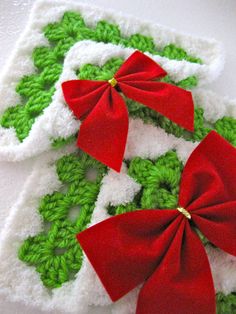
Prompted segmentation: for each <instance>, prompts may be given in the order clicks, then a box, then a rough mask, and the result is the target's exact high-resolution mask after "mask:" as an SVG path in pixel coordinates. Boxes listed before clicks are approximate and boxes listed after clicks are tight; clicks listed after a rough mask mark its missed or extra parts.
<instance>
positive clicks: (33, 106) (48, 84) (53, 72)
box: [0, 12, 201, 146]
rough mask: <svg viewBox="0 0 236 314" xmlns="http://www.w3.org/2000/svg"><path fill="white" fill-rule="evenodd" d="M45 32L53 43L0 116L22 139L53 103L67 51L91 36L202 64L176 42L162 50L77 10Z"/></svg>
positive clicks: (37, 52)
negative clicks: (90, 19)
mask: <svg viewBox="0 0 236 314" xmlns="http://www.w3.org/2000/svg"><path fill="white" fill-rule="evenodd" d="M44 34H45V37H46V38H47V39H48V41H49V44H50V45H49V46H48V47H37V48H35V49H34V51H33V55H32V58H33V61H34V65H35V67H36V73H35V74H32V75H28V76H24V77H23V78H22V79H21V80H20V82H19V84H18V86H17V88H16V91H17V93H18V94H19V95H20V96H21V103H19V104H17V105H13V106H12V107H10V108H8V109H7V110H6V111H5V112H4V113H3V115H2V117H1V119H0V124H1V126H2V127H5V128H11V127H13V128H14V129H15V131H16V135H17V137H18V139H19V140H20V141H21V142H22V141H23V140H24V139H25V138H26V137H27V136H28V135H29V132H30V130H31V128H32V125H33V124H34V122H35V118H37V117H38V116H40V115H41V114H42V113H43V111H44V109H45V108H47V107H48V106H49V104H50V103H51V101H52V96H53V94H54V92H55V83H56V82H57V81H58V79H59V76H60V74H61V72H62V69H63V66H62V65H63V62H64V58H65V54H66V53H67V52H68V51H69V49H70V48H71V47H72V46H73V45H74V44H75V43H76V42H79V41H81V40H85V39H90V40H93V41H95V42H104V43H113V44H120V45H122V46H124V47H133V48H136V49H139V50H141V51H144V52H151V53H153V54H159V55H162V56H164V57H166V58H169V59H176V60H187V61H189V62H193V63H201V60H200V59H199V58H196V57H193V56H190V55H188V54H187V53H186V52H185V51H184V50H183V49H182V48H179V47H176V46H175V45H173V44H170V45H168V46H166V47H164V48H163V49H159V48H157V47H155V45H154V42H153V39H152V38H151V37H147V36H144V35H141V34H133V35H131V36H130V37H129V38H126V37H124V36H122V34H121V32H120V29H119V27H118V26H117V25H115V24H110V23H108V22H107V21H100V22H98V23H97V25H96V27H94V28H93V27H89V26H86V24H85V22H84V20H83V18H82V17H81V15H80V14H79V13H76V12H66V13H65V14H64V16H63V17H62V19H61V21H59V22H57V23H53V24H49V25H47V26H46V27H45V28H44ZM56 146H57V145H56Z"/></svg>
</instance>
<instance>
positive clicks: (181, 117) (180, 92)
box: [119, 81, 194, 131]
mask: <svg viewBox="0 0 236 314" xmlns="http://www.w3.org/2000/svg"><path fill="white" fill-rule="evenodd" d="M119 87H120V88H121V90H122V92H123V93H124V94H125V95H126V96H127V97H128V98H130V99H133V100H134V101H138V102H140V103H142V104H144V105H146V106H147V107H149V108H151V109H153V110H155V111H157V112H159V113H160V114H162V115H164V116H165V117H167V118H169V119H170V120H171V121H173V122H175V123H177V124H178V125H180V126H181V127H183V128H185V129H187V130H189V131H193V130H194V103H193V99H192V94H191V92H189V91H187V90H184V89H182V88H179V87H177V86H174V85H171V84H167V83H163V82H155V81H133V82H130V81H121V82H120V81H119Z"/></svg>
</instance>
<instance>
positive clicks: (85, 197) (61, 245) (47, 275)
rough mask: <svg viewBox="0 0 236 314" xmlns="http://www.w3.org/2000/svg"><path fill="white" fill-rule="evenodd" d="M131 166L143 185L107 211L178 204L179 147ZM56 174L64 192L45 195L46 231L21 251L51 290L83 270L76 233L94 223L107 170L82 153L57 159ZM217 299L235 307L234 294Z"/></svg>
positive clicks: (224, 308)
mask: <svg viewBox="0 0 236 314" xmlns="http://www.w3.org/2000/svg"><path fill="white" fill-rule="evenodd" d="M127 166H128V174H129V176H130V177H132V178H133V179H134V180H135V181H136V182H137V183H139V184H140V185H141V189H140V191H139V192H138V193H137V195H136V196H135V197H134V199H133V201H132V202H130V203H128V204H121V205H118V206H111V205H110V206H108V208H107V211H108V213H109V215H117V214H122V213H125V212H129V211H134V210H137V209H151V208H152V209H155V208H160V209H163V210H164V209H165V208H166V209H167V208H170V209H171V208H176V206H177V205H178V194H179V184H180V178H181V173H182V170H183V163H182V161H181V160H180V159H179V158H178V155H177V153H176V152H175V151H169V152H167V153H166V154H164V155H162V156H160V157H159V158H157V159H156V160H149V159H143V158H140V157H136V158H134V159H132V160H131V161H130V162H127ZM57 174H58V177H59V179H60V181H61V182H62V183H63V187H62V190H63V191H60V192H59V191H55V192H54V193H53V194H50V195H46V196H45V197H43V199H42V200H41V202H40V206H39V209H38V210H39V213H40V215H41V216H42V218H43V221H44V231H43V232H41V233H40V234H38V235H36V236H34V237H29V238H28V239H26V240H25V241H24V243H23V244H22V246H21V247H20V250H19V253H18V256H19V258H20V259H21V260H22V261H23V262H25V263H27V264H28V265H31V266H34V267H36V271H37V272H38V273H39V274H40V277H41V280H42V282H43V283H44V285H45V286H46V287H48V288H50V289H53V288H58V287H61V285H62V284H63V283H65V282H67V281H69V280H73V279H74V277H75V275H76V273H77V272H78V271H79V270H80V268H81V265H82V256H83V253H82V250H81V248H80V246H79V245H78V243H77V241H76V239H75V235H76V234H77V233H78V232H80V231H82V230H84V229H85V228H86V226H87V225H88V224H89V223H90V222H91V216H92V213H93V209H94V207H95V202H96V199H97V195H98V193H99V190H100V183H101V180H102V178H103V176H104V175H105V174H106V168H105V167H103V166H102V165H101V164H100V163H98V162H97V161H95V160H93V159H92V158H90V157H89V156H87V155H86V154H84V153H80V154H79V155H78V154H71V155H66V156H64V157H62V158H61V159H59V160H58V161H57ZM200 237H201V239H202V241H203V242H204V244H209V242H208V241H207V239H206V238H204V237H203V236H202V235H201V234H200ZM216 300H217V307H218V310H217V313H218V314H230V313H233V311H234V310H236V295H235V294H234V293H231V294H229V295H228V296H226V295H224V294H223V293H218V294H217V296H216ZM230 311H231V312H230Z"/></svg>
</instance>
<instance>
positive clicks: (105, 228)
mask: <svg viewBox="0 0 236 314" xmlns="http://www.w3.org/2000/svg"><path fill="white" fill-rule="evenodd" d="M235 165H236V149H235V148H234V147H233V146H231V145H230V144H229V143H228V142H227V141H225V140H224V139H223V138H222V137H221V136H219V135H218V134H217V133H216V132H211V133H210V134H209V135H208V136H207V137H206V138H205V139H204V140H203V141H202V143H201V144H200V145H199V146H198V147H197V148H196V149H195V150H194V152H193V153H192V154H191V156H190V158H189V159H188V161H187V164H186V165H185V168H184V170H183V174H182V180H181V186H180V195H179V204H180V206H182V207H183V208H185V209H186V210H187V212H188V213H189V214H190V215H191V219H188V218H187V217H185V215H184V214H182V213H181V212H180V211H179V210H174V209H173V210H158V209H156V210H137V211H135V212H131V213H126V214H122V215H118V216H115V217H113V218H109V219H107V220H105V221H103V222H101V223H99V224H97V225H95V226H93V227H91V228H89V229H87V230H85V231H83V232H82V233H80V234H78V235H77V238H78V241H79V243H80V244H81V246H82V248H83V249H84V251H85V253H86V255H87V256H88V258H89V260H90V262H91V263H92V265H93V267H94V269H95V270H96V272H97V274H98V276H99V277H100V279H101V281H102V283H103V285H104V287H105V288H106V290H107V292H108V293H109V295H110V297H111V299H112V300H113V301H116V300H118V299H119V298H121V297H122V296H124V295H125V294H127V293H128V292H129V291H130V290H132V289H133V288H135V287H137V286H138V285H139V284H141V283H143V282H144V284H143V286H142V288H141V291H140V293H139V297H138V303H137V311H136V313H137V314H170V313H172V314H190V313H191V314H213V313H215V312H216V308H215V303H216V302H215V290H214V286H213V280H212V275H211V270H210V265H209V262H208V258H207V255H206V252H205V249H204V246H203V244H202V243H201V241H200V239H199V237H198V236H197V234H196V233H195V231H194V228H195V227H197V228H198V229H199V230H200V231H201V232H202V233H203V235H205V236H206V238H207V239H209V240H210V241H211V242H212V243H213V244H214V245H215V246H217V247H219V248H221V249H222V250H224V251H225V252H227V253H229V254H232V255H235V256H236V167H235ZM193 227H194V228H193Z"/></svg>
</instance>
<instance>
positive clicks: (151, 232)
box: [77, 210, 182, 314]
mask: <svg viewBox="0 0 236 314" xmlns="http://www.w3.org/2000/svg"><path fill="white" fill-rule="evenodd" d="M181 219H182V217H180V215H179V216H178V213H176V211H174V210H137V211H135V212H131V213H126V214H122V215H118V216H115V217H112V218H109V219H107V220H105V221H103V222H101V223H99V224H96V225H95V226H93V227H91V228H89V229H87V230H85V231H83V232H81V233H79V234H78V235H77V239H78V241H79V243H80V245H81V247H82V248H83V250H84V252H85V254H86V255H87V257H88V259H89V260H90V262H91V264H92V266H93V268H94V269H95V271H96V273H97V274H98V276H99V278H100V280H101V282H102V283H103V285H104V287H105V288H106V290H107V292H108V294H109V295H110V297H111V299H112V300H113V301H116V300H118V299H119V298H121V297H122V296H124V295H125V294H127V293H128V292H130V291H131V290H132V289H134V288H135V287H137V286H138V285H140V284H142V283H143V282H144V281H145V280H146V279H147V278H148V277H149V276H150V275H151V274H152V273H153V272H154V271H155V269H156V266H157V265H158V262H159V260H160V259H161V257H162V255H163V254H165V251H166V250H167V249H168V246H169V245H170V243H171V241H172V238H173V237H174V235H175V233H176V232H177V229H178V227H179V225H180V222H181ZM145 314H146V313H145ZM152 314H154V313H152Z"/></svg>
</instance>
